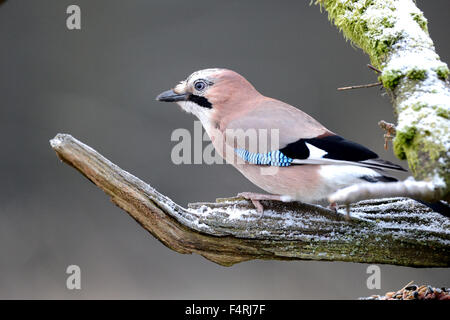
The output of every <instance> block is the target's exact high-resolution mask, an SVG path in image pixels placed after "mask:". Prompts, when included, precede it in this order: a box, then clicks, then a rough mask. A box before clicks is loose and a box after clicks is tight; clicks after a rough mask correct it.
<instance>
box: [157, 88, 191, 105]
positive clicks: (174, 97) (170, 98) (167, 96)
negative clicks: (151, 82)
mask: <svg viewBox="0 0 450 320" xmlns="http://www.w3.org/2000/svg"><path fill="white" fill-rule="evenodd" d="M188 97H189V94H187V93H182V94H178V93H175V92H174V91H173V90H172V89H171V90H167V91H164V92H163V93H160V94H159V95H158V96H157V97H156V100H158V101H164V102H177V101H186V100H187V99H188Z"/></svg>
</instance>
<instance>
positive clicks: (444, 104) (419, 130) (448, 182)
mask: <svg viewBox="0 0 450 320" xmlns="http://www.w3.org/2000/svg"><path fill="white" fill-rule="evenodd" d="M317 3H319V4H320V5H321V7H323V8H325V9H326V10H327V12H328V15H329V18H330V19H331V20H332V21H333V22H334V24H335V25H336V26H337V27H338V28H339V29H340V30H342V32H343V33H344V36H345V37H346V38H348V39H350V40H351V41H352V42H353V43H354V44H356V45H357V46H359V47H360V48H362V49H363V50H364V51H365V52H366V53H367V54H368V55H369V56H370V59H371V62H372V64H374V65H375V66H376V67H378V68H379V69H381V70H382V74H381V76H380V80H381V81H382V83H383V85H384V87H385V88H386V90H387V91H388V93H389V94H390V96H391V97H392V100H393V106H394V111H395V114H396V116H397V119H398V124H397V126H396V130H397V135H396V137H395V139H394V152H395V154H396V155H397V157H399V158H400V159H407V160H408V164H409V168H410V169H411V171H412V173H413V175H414V177H415V178H416V180H424V181H427V182H430V183H432V185H433V186H434V191H433V198H434V199H449V195H450V174H449V172H450V151H449V150H450V132H449V128H450V120H449V119H450V88H449V83H448V74H449V69H448V67H447V64H445V63H444V62H442V61H441V60H440V58H439V56H438V55H437V53H436V51H435V48H434V44H433V41H432V40H431V38H430V36H429V34H428V27H427V20H426V18H425V17H424V15H423V13H422V12H421V11H420V10H419V9H418V8H417V7H416V5H415V3H414V2H413V1H412V0H359V1H348V0H319V1H317Z"/></svg>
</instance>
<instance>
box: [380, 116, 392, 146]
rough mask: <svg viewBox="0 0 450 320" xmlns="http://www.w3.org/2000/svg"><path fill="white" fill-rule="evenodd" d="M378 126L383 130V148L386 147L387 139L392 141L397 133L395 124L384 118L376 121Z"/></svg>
mask: <svg viewBox="0 0 450 320" xmlns="http://www.w3.org/2000/svg"><path fill="white" fill-rule="evenodd" d="M378 126H379V127H380V128H381V129H383V130H384V131H385V134H384V135H383V137H384V149H386V150H387V149H388V141H392V139H393V138H394V137H395V134H396V133H397V131H396V129H395V125H394V124H393V123H389V122H386V121H384V120H380V121H379V122H378Z"/></svg>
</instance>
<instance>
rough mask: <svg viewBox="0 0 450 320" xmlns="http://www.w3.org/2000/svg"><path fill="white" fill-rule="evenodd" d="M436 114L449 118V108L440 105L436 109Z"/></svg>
mask: <svg viewBox="0 0 450 320" xmlns="http://www.w3.org/2000/svg"><path fill="white" fill-rule="evenodd" d="M436 114H437V115H438V116H439V117H442V118H445V119H450V110H449V109H445V108H442V107H439V108H437V109H436Z"/></svg>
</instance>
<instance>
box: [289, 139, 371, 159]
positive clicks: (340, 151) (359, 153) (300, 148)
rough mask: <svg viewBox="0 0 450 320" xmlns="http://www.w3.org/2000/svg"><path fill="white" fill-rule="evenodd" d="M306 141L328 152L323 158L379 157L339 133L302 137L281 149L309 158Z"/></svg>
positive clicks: (291, 154) (296, 157) (294, 155)
mask: <svg viewBox="0 0 450 320" xmlns="http://www.w3.org/2000/svg"><path fill="white" fill-rule="evenodd" d="M306 143H309V144H311V145H313V146H315V147H317V148H319V149H321V150H323V151H325V152H327V154H326V155H324V156H323V158H328V159H334V160H345V161H363V160H369V159H376V158H378V155H377V154H376V153H375V152H373V151H371V150H369V149H367V148H366V147H364V146H362V145H360V144H358V143H356V142H353V141H350V140H346V139H344V138H342V137H340V136H337V135H332V136H326V137H322V138H310V139H300V140H297V141H296V142H293V143H290V144H288V145H287V146H286V147H284V148H282V149H280V151H281V152H282V153H283V154H284V155H286V156H288V157H290V158H293V159H308V157H309V149H308V146H307V145H306Z"/></svg>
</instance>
